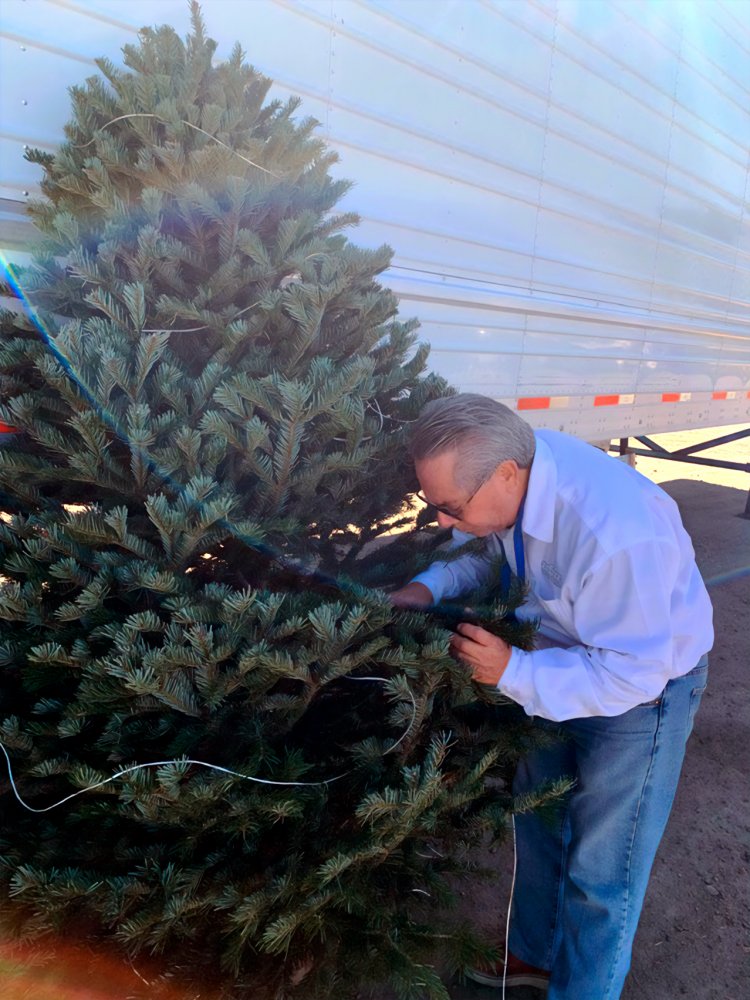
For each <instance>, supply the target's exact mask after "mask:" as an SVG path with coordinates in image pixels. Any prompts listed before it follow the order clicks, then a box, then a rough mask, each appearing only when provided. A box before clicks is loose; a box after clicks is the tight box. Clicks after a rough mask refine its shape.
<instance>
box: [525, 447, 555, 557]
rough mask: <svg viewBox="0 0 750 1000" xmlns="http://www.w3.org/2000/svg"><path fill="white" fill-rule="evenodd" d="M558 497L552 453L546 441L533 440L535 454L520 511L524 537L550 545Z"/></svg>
mask: <svg viewBox="0 0 750 1000" xmlns="http://www.w3.org/2000/svg"><path fill="white" fill-rule="evenodd" d="M556 493H557V466H556V465H555V459H554V456H553V455H552V449H551V448H550V447H549V445H548V444H547V442H546V441H542V440H541V438H539V437H537V438H536V451H535V452H534V459H533V461H532V463H531V471H530V473H529V485H528V487H527V489H526V502H525V504H524V508H523V523H522V525H521V527H522V529H523V533H524V534H525V535H531V536H532V537H534V538H538V539H539V541H540V542H551V541H552V537H553V534H554V525H555V500H554V498H555V496H556Z"/></svg>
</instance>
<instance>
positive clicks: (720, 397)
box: [711, 392, 727, 399]
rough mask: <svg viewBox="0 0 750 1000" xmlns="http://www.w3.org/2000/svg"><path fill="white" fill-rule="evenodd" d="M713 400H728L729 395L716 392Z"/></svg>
mask: <svg viewBox="0 0 750 1000" xmlns="http://www.w3.org/2000/svg"><path fill="white" fill-rule="evenodd" d="M711 398H712V399H726V398H727V394H726V393H725V392H715V393H714V394H713V395H712V396H711Z"/></svg>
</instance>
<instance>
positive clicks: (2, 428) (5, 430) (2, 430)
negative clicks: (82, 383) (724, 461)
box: [0, 393, 750, 434]
mask: <svg viewBox="0 0 750 1000" xmlns="http://www.w3.org/2000/svg"><path fill="white" fill-rule="evenodd" d="M748 395H750V393H748ZM15 432H16V429H15V427H11V426H10V424H4V423H3V422H2V420H0V434H15Z"/></svg>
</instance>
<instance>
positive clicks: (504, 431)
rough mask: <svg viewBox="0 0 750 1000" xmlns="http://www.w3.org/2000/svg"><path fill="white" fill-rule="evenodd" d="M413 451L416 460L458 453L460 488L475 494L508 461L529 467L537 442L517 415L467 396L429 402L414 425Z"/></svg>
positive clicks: (481, 398)
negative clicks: (447, 452) (456, 451)
mask: <svg viewBox="0 0 750 1000" xmlns="http://www.w3.org/2000/svg"><path fill="white" fill-rule="evenodd" d="M408 447H409V453H410V455H411V457H412V458H413V459H415V460H421V459H424V458H431V457H433V456H435V455H440V454H442V453H443V452H446V451H453V450H454V449H457V450H459V451H460V452H461V460H460V463H459V464H458V466H457V468H456V484H457V485H458V486H461V487H462V488H464V489H467V490H473V489H476V488H477V487H478V486H479V485H480V484H481V483H482V482H483V481H484V480H486V479H489V477H490V476H491V475H492V473H493V472H494V470H495V469H496V468H497V467H498V465H501V464H502V463H503V462H507V461H508V460H513V461H514V462H517V463H518V465H519V467H520V468H522V469H528V468H530V466H531V463H532V460H533V458H534V450H535V448H536V441H535V439H534V431H533V430H532V429H531V426H530V425H529V424H527V423H526V421H525V420H522V419H521V417H519V416H518V414H516V413H514V412H513V410H510V409H508V407H507V406H503V404H502V403H498V401H497V400H496V399H490V397H489V396H480V395H478V394H476V393H472V392H464V393H460V394H459V395H457V396H446V397H445V398H444V399H433V400H432V401H431V402H430V403H427V405H426V406H424V407H423V409H422V412H421V413H420V414H419V416H418V417H417V419H416V420H415V421H414V423H413V425H412V428H411V434H410V436H409V446H408Z"/></svg>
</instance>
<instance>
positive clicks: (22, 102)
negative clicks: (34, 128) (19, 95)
mask: <svg viewBox="0 0 750 1000" xmlns="http://www.w3.org/2000/svg"><path fill="white" fill-rule="evenodd" d="M28 103H29V102H28V101H21V104H23V105H24V107H25V106H26V105H27V104H28Z"/></svg>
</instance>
